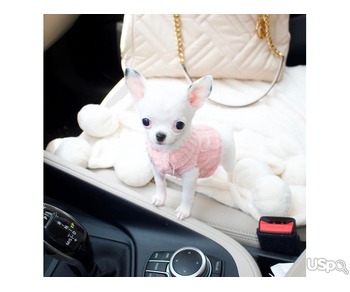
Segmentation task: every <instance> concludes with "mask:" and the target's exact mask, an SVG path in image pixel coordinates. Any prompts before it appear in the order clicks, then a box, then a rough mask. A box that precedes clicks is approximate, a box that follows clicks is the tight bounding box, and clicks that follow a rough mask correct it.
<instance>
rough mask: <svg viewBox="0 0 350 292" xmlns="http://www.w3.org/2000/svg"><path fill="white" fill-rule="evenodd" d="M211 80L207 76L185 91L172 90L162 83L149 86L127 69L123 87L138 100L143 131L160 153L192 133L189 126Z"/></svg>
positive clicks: (136, 74) (172, 88)
mask: <svg viewBox="0 0 350 292" xmlns="http://www.w3.org/2000/svg"><path fill="white" fill-rule="evenodd" d="M212 82H213V79H212V77H211V76H209V75H207V76H204V77H202V78H200V79H199V80H197V81H195V82H194V83H192V84H191V85H190V87H188V88H186V87H185V88H181V87H178V86H177V87H176V88H175V87H171V86H168V85H166V84H165V82H155V83H152V84H149V83H148V82H147V80H146V79H145V78H144V77H143V76H141V75H140V74H139V73H138V72H137V71H135V70H133V69H130V68H127V69H126V71H125V83H126V86H127V88H128V89H129V92H130V94H131V95H132V96H133V97H134V98H135V99H136V100H138V108H139V112H140V118H141V122H142V125H143V127H144V128H145V130H146V134H147V137H148V139H149V141H150V142H151V143H152V144H154V145H155V147H157V148H159V149H164V150H165V151H167V150H174V149H176V148H178V147H179V146H181V144H182V143H183V141H184V139H185V138H186V137H187V136H188V134H189V133H190V131H191V122H192V119H193V116H194V114H195V112H196V110H197V109H198V108H200V107H201V106H202V105H203V104H204V102H205V101H206V99H207V98H208V96H209V95H210V93H211V89H212Z"/></svg>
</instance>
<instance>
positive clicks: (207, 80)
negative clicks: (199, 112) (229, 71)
mask: <svg viewBox="0 0 350 292" xmlns="http://www.w3.org/2000/svg"><path fill="white" fill-rule="evenodd" d="M212 86H213V77H212V76H211V75H206V76H204V77H202V78H200V79H198V80H197V81H195V82H193V83H192V85H191V86H190V87H189V88H188V92H187V95H188V101H189V103H190V104H191V105H192V106H193V107H194V108H196V109H198V108H200V107H201V106H202V105H203V104H204V102H205V101H206V100H207V98H208V96H209V95H210V93H211V90H212Z"/></svg>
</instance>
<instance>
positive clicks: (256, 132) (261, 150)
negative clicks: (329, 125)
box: [47, 66, 306, 225]
mask: <svg viewBox="0 0 350 292" xmlns="http://www.w3.org/2000/svg"><path fill="white" fill-rule="evenodd" d="M305 71H306V67H305V66H298V67H291V68H288V67H287V68H286V70H285V72H284V75H283V78H282V80H281V81H280V82H279V83H278V84H277V85H276V86H275V88H274V89H273V90H272V91H271V92H270V94H269V95H268V96H267V97H265V98H264V99H262V100H261V101H260V102H258V103H256V104H254V105H252V106H248V107H243V108H232V107H226V106H221V105H218V104H216V103H213V102H210V101H209V102H207V103H206V104H205V105H204V107H203V108H201V109H200V110H199V111H198V112H197V114H196V117H195V122H200V123H207V124H211V123H218V122H219V123H221V124H223V125H227V127H229V128H232V129H233V130H234V135H235V141H236V166H235V173H234V182H233V183H229V182H227V180H226V175H225V173H224V170H223V169H222V168H221V167H220V168H219V169H218V170H217V171H216V173H215V174H214V175H213V176H212V177H210V178H206V179H200V180H199V181H198V187H197V191H198V192H199V193H202V194H204V195H207V196H209V197H211V198H213V199H215V200H217V201H218V202H221V203H222V204H225V205H228V206H230V207H234V208H239V209H241V210H242V211H244V212H246V213H248V214H250V215H251V216H252V217H254V218H255V219H256V220H259V218H260V217H261V216H264V215H270V216H292V217H294V218H295V219H296V222H297V224H298V225H303V224H305V223H306V210H305V202H306V186H305V170H306V169H305V168H306V167H305V130H306V129H305V103H306V101H305V97H306V96H305V95H306V94H305V91H306V90H305V73H306V72H305ZM148 82H149V83H150V84H153V85H154V86H156V84H157V82H165V81H164V80H157V79H153V80H152V79H150V80H148ZM167 82H169V86H177V84H178V82H183V81H180V80H174V79H172V80H167ZM253 85H255V86H256V87H258V88H259V87H263V86H265V87H266V84H263V83H261V82H255V83H254V84H253ZM215 88H216V89H217V90H216V94H218V93H220V94H226V95H229V94H230V89H229V88H227V84H225V82H224V81H214V89H215ZM262 91H263V90H262ZM214 92H215V91H214ZM165 102H166V97H165ZM110 109H111V111H110V113H108V114H106V113H104V112H103V113H101V114H100V116H99V115H97V118H96V115H95V117H94V118H93V119H92V118H91V116H93V115H94V114H91V111H92V112H93V111H94V110H95V109H94V108H93V107H89V108H85V109H84V108H83V109H82V110H81V112H80V113H79V119H78V121H79V124H80V126H81V128H82V129H83V130H84V132H83V133H82V135H81V136H80V137H77V138H65V139H60V140H58V139H57V140H54V141H52V142H51V143H50V144H49V145H48V147H47V150H48V151H50V152H54V153H55V154H57V155H60V156H61V157H62V158H65V159H67V160H71V161H72V162H74V163H77V164H80V165H81V166H83V167H88V168H91V169H93V168H109V167H114V168H115V171H116V174H117V176H118V177H119V179H121V180H122V181H123V182H124V183H126V184H129V185H132V186H138V187H142V186H143V185H145V184H147V183H149V181H150V180H151V179H152V173H151V170H150V166H149V160H148V157H147V154H146V152H145V147H144V134H143V128H142V127H141V123H140V121H139V116H138V113H137V112H136V111H135V107H134V102H133V101H132V100H131V98H130V97H129V96H126V97H125V98H123V99H121V100H120V101H118V102H115V103H114V104H113V106H111V108H110ZM96 125H103V127H106V128H107V129H108V131H107V132H106V133H107V134H108V135H105V136H103V137H96V134H95V132H96ZM97 132H101V131H100V130H98V131H97ZM69 140H71V141H69ZM72 140H73V141H72ZM63 142H64V143H63ZM86 142H87V143H86ZM69 143H70V144H69ZM66 145H68V146H66ZM72 145H74V147H73V146H72ZM72 152H76V153H75V154H72ZM62 153H63V154H62ZM73 157H74V158H73ZM168 179H169V180H171V181H173V182H175V183H178V184H181V181H180V180H179V179H176V178H173V177H168Z"/></svg>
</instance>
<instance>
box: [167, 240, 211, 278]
mask: <svg viewBox="0 0 350 292" xmlns="http://www.w3.org/2000/svg"><path fill="white" fill-rule="evenodd" d="M211 270H212V268H211V263H210V261H209V259H208V258H207V257H206V256H205V254H204V253H203V252H202V251H201V250H200V249H198V248H195V247H184V248H181V249H179V250H177V251H176V252H175V253H174V254H173V255H172V257H171V259H170V262H169V272H170V275H171V276H172V277H210V275H211Z"/></svg>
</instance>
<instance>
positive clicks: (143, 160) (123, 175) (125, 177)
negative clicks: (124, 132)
mask: <svg viewBox="0 0 350 292" xmlns="http://www.w3.org/2000/svg"><path fill="white" fill-rule="evenodd" d="M114 170H115V173H116V175H117V177H118V178H119V179H120V180H121V181H122V182H123V183H125V184H127V185H129V186H132V187H142V186H145V185H146V184H148V183H149V182H150V181H151V179H152V178H153V173H152V169H151V164H150V161H149V158H148V154H147V152H146V147H145V145H144V139H143V138H141V139H137V138H136V139H132V138H131V136H130V137H129V138H127V139H123V141H120V147H118V150H117V156H116V162H115V164H114Z"/></svg>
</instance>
